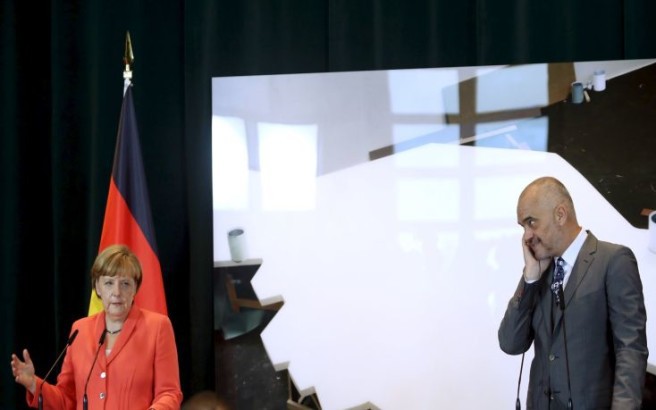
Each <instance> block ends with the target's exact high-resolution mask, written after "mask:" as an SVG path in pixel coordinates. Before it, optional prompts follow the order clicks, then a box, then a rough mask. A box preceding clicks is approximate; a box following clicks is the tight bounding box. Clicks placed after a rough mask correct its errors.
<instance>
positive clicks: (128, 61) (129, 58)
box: [123, 30, 134, 95]
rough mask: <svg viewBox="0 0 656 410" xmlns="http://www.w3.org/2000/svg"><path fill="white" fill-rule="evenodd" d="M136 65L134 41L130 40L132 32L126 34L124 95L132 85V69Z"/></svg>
mask: <svg viewBox="0 0 656 410" xmlns="http://www.w3.org/2000/svg"><path fill="white" fill-rule="evenodd" d="M132 64H134V53H133V52H132V40H131V39H130V30H128V31H126V32H125V54H124V56H123V65H124V66H125V68H124V69H123V95H125V91H127V89H128V87H129V86H130V85H131V84H132V69H131V66H132Z"/></svg>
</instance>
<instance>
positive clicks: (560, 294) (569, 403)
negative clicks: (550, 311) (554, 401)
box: [558, 283, 574, 410]
mask: <svg viewBox="0 0 656 410" xmlns="http://www.w3.org/2000/svg"><path fill="white" fill-rule="evenodd" d="M558 299H560V302H559V303H558V306H559V307H560V311H561V312H563V342H564V344H565V368H566V369H567V391H568V393H569V398H568V399H567V409H568V410H573V408H574V406H573V404H572V386H571V383H570V377H569V355H568V354H567V326H565V292H564V291H563V285H562V283H561V284H560V286H558Z"/></svg>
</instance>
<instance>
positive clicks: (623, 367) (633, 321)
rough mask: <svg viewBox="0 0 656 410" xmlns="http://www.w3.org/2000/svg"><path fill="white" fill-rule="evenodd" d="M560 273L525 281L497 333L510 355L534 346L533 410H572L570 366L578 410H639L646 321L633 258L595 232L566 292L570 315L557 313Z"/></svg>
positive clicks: (529, 405) (530, 390) (550, 271)
mask: <svg viewBox="0 0 656 410" xmlns="http://www.w3.org/2000/svg"><path fill="white" fill-rule="evenodd" d="M551 265H553V263H552V264H551ZM553 270H554V269H553V266H550V267H549V268H548V269H547V271H546V272H545V273H544V274H543V275H542V277H541V278H540V279H539V280H538V281H537V282H535V283H532V284H527V283H526V282H525V281H524V278H523V277H522V278H521V280H520V282H519V286H518V287H517V291H516V292H515V295H514V296H513V297H512V298H511V300H510V302H509V303H508V308H507V309H506V313H505V315H504V318H503V320H502V321H501V325H500V327H499V332H498V336H499V345H500V347H501V349H502V350H503V351H504V352H506V353H508V354H521V353H524V352H526V351H527V350H528V349H529V348H530V347H531V344H533V346H534V350H535V358H534V359H533V362H532V364H531V372H530V379H529V388H528V397H527V404H526V406H527V408H528V409H536V410H543V409H544V410H546V409H549V406H550V402H551V406H552V408H558V406H559V405H560V406H565V405H566V404H567V400H568V398H569V396H570V394H569V388H568V380H567V379H568V377H567V374H568V370H567V367H569V379H570V385H571V399H572V402H573V407H574V409H576V410H587V409H622V410H624V409H636V410H639V409H640V406H641V402H642V392H643V388H644V381H645V373H646V369H647V356H648V350H647V336H646V332H645V327H646V321H647V315H646V312H645V304H644V298H643V292H642V282H641V280H640V275H639V272H638V266H637V262H636V259H635V256H634V255H633V252H632V251H631V250H630V249H629V248H627V247H625V246H621V245H616V244H612V243H608V242H604V241H599V240H598V239H597V238H596V237H595V236H594V235H592V233H590V232H589V231H588V237H587V239H586V240H585V243H584V244H583V247H582V248H581V251H580V252H579V255H578V257H577V259H576V262H575V263H574V266H573V267H572V271H571V273H570V277H569V279H568V282H567V286H566V287H565V309H564V311H561V310H560V309H559V308H557V307H554V306H552V305H553V304H554V302H553V297H552V294H551V290H550V288H549V285H550V284H551V280H552V276H553ZM552 327H553V330H552ZM565 333H566V336H567V352H566V350H565V343H564V336H565ZM566 353H567V358H568V360H566V357H565V356H566ZM567 362H569V366H567ZM552 400H553V401H552Z"/></svg>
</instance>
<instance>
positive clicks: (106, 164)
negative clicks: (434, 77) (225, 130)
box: [0, 0, 656, 409]
mask: <svg viewBox="0 0 656 410" xmlns="http://www.w3.org/2000/svg"><path fill="white" fill-rule="evenodd" d="M654 26H656V2H653V1H650V0H631V1H629V0H601V1H600V0H595V1H590V0H581V1H571V0H553V1H549V2H537V3H536V2H531V3H530V4H529V3H527V2H526V1H523V0H462V1H459V2H455V1H452V0H433V1H431V0H415V1H406V2H400V1H393V0H388V1H384V0H377V1H376V0H273V1H272V0H215V1H211V0H196V1H182V0H177V1H172V0H169V1H155V0H130V1H127V0H115V1H103V0H77V1H75V0H51V1H50V2H45V3H40V2H36V3H34V2H28V1H20V0H4V1H2V2H1V3H0V74H1V76H2V92H1V93H0V101H1V103H0V104H1V105H0V108H1V110H0V116H1V117H0V124H1V125H0V132H1V142H2V145H1V147H0V181H1V185H0V192H1V193H2V198H1V200H0V226H1V230H0V301H1V303H0V318H1V319H2V322H1V325H0V326H1V330H0V332H1V333H0V358H3V361H4V360H6V361H4V363H5V365H4V366H6V367H5V368H4V369H2V368H0V409H15V408H24V407H25V404H24V390H23V389H22V387H20V386H17V385H16V384H15V382H14V381H13V379H12V376H11V371H10V368H9V358H10V354H11V353H12V352H19V351H20V350H21V349H22V348H24V347H28V348H29V349H30V352H31V353H32V357H33V359H34V361H35V364H36V368H37V373H38V374H39V375H41V376H43V375H45V372H46V371H47V369H48V368H49V366H50V364H51V363H52V362H53V361H54V360H55V358H56V356H57V354H58V352H59V351H60V349H62V348H63V345H64V343H65V340H66V337H67V332H68V331H69V329H70V326H71V324H72V322H73V321H74V320H75V319H76V318H78V317H81V316H84V315H86V312H87V308H88V302H89V295H90V285H89V279H88V271H89V268H90V266H91V263H92V261H93V259H94V257H95V255H96V253H97V251H98V243H99V238H100V231H101V228H102V220H103V214H104V207H105V200H106V197H107V191H108V183H109V178H110V171H111V164H112V159H113V150H114V144H115V140H116V132H117V127H118V116H119V111H120V106H121V99H122V81H123V80H122V71H123V65H122V57H123V52H124V44H125V34H126V31H127V30H129V31H130V34H131V37H132V41H133V46H134V53H135V58H136V60H135V64H134V66H133V68H134V85H135V88H134V98H135V106H136V112H137V118H138V124H139V130H140V137H141V144H142V151H143V160H144V166H145V172H146V177H147V181H148V186H149V191H150V199H151V206H152V213H153V218H154V224H155V233H156V235H157V242H158V246H159V257H160V262H161V265H162V271H163V275H164V283H165V288H166V296H167V302H168V306H169V315H170V317H171V320H172V321H173V325H174V328H175V331H176V338H177V343H178V348H179V355H180V369H181V379H182V386H183V390H184V393H185V395H186V396H187V397H188V396H190V395H191V394H192V393H194V392H196V391H199V390H202V389H207V388H209V389H212V388H213V387H214V354H213V330H212V328H213V319H212V290H211V289H212V286H211V285H212V276H211V272H212V270H211V268H212V231H211V229H212V228H211V227H212V203H211V200H212V195H211V157H210V155H211V135H210V115H211V90H210V87H211V77H213V76H232V75H253V74H278V73H300V72H327V71H353V70H373V69H393V68H421V67H448V66H469V65H487V64H511V63H514V64H518V63H537V62H555V61H586V60H587V61H591V60H616V59H635V58H653V57H656V41H654V40H656V38H655V36H654V34H653V30H651V28H653V27H654ZM52 380H54V377H53V378H52V379H51V381H52Z"/></svg>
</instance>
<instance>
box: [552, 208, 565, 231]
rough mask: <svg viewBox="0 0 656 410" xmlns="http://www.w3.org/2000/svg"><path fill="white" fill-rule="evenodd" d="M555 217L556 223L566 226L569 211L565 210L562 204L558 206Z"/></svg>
mask: <svg viewBox="0 0 656 410" xmlns="http://www.w3.org/2000/svg"><path fill="white" fill-rule="evenodd" d="M554 216H555V218H556V222H557V223H558V224H559V225H561V226H562V225H564V224H565V222H566V221H567V209H565V206H564V205H563V204H560V205H558V206H556V208H555V209H554Z"/></svg>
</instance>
